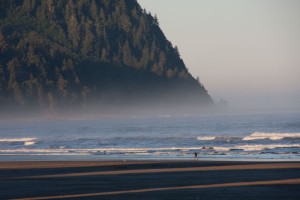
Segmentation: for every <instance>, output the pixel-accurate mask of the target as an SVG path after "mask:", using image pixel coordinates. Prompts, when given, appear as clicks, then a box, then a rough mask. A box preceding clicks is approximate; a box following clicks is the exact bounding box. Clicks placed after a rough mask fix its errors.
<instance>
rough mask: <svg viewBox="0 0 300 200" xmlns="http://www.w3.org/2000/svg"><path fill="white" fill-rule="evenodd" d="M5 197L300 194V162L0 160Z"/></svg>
mask: <svg viewBox="0 0 300 200" xmlns="http://www.w3.org/2000/svg"><path fill="white" fill-rule="evenodd" d="M0 194H1V195H0V196H1V199H195V200H197V199H300V162H237V161H200V160H198V161H126V162H124V161H84V162H54V161H50V162H1V163H0Z"/></svg>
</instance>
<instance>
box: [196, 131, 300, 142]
mask: <svg viewBox="0 0 300 200" xmlns="http://www.w3.org/2000/svg"><path fill="white" fill-rule="evenodd" d="M287 138H289V139H297V138H298V139H300V133H265V132H254V133H252V134H250V135H247V136H245V137H237V136H199V137H197V140H199V141H233V140H241V141H250V140H283V139H287Z"/></svg>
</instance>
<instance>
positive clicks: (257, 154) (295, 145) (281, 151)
mask: <svg viewBox="0 0 300 200" xmlns="http://www.w3.org/2000/svg"><path fill="white" fill-rule="evenodd" d="M299 124H300V113H273V114H261V113H260V114H237V113H236V114H224V113H223V114H211V115H208V114H203V115H187V114H186V115H182V114H181V115H178V114H177V115H174V114H173V115H172V114H171V115H170V114H164V115H152V116H150V115H148V116H143V115H130V114H127V115H118V116H117V115H111V116H105V117H104V116H99V115H98V116H95V115H85V116H82V115H73V116H71V115H68V116H66V115H65V116H58V115H57V116H52V117H49V116H48V117H44V118H31V119H29V118H27V119H19V120H16V119H15V120H1V121H0V127H1V130H0V159H1V160H2V161H4V160H45V159H46V160H86V159H96V160H97V159H99V160H101V159H103V160H105V159H106V160H107V159H193V153H194V152H195V151H196V152H199V156H200V157H201V158H203V159H205V158H206V159H273V160H276V159H286V160H288V159H290V160H291V159H292V160H295V159H296V160H298V159H299V158H300V126H299Z"/></svg>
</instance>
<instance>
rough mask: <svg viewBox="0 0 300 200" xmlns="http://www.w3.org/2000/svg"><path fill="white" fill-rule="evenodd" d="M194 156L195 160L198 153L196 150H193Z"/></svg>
mask: <svg viewBox="0 0 300 200" xmlns="http://www.w3.org/2000/svg"><path fill="white" fill-rule="evenodd" d="M194 158H195V160H197V158H198V153H197V152H196V151H195V152H194Z"/></svg>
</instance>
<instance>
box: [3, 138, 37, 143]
mask: <svg viewBox="0 0 300 200" xmlns="http://www.w3.org/2000/svg"><path fill="white" fill-rule="evenodd" d="M34 140H36V138H0V142H29V141H34Z"/></svg>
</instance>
